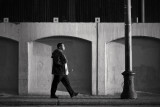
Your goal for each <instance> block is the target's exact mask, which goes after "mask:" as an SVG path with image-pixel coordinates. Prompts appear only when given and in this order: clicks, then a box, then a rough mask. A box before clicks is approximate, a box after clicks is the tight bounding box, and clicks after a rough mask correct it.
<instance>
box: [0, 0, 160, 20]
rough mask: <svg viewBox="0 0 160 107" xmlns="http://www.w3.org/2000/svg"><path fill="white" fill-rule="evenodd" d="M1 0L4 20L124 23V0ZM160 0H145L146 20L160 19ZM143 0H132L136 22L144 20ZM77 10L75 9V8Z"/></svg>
mask: <svg viewBox="0 0 160 107" xmlns="http://www.w3.org/2000/svg"><path fill="white" fill-rule="evenodd" d="M69 1H70V2H72V1H73V0H0V13H1V14H0V21H1V22H2V21H3V18H4V17H9V20H10V21H11V22H52V21H53V17H59V21H61V22H68V21H70V22H94V21H95V17H100V18H101V22H124V0H75V1H74V3H75V6H73V7H71V6H70V7H69V5H71V4H73V3H70V2H69ZM159 5H160V0H145V19H146V22H160V15H159V11H158V10H159ZM141 6H142V4H141V0H132V22H136V20H137V17H138V19H139V21H140V22H141V19H142V18H141V17H142V13H141V12H142V11H141V9H142V8H141ZM72 9H74V11H73V10H72Z"/></svg>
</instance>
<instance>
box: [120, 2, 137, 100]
mask: <svg viewBox="0 0 160 107" xmlns="http://www.w3.org/2000/svg"><path fill="white" fill-rule="evenodd" d="M124 3H125V5H124V6H125V7H124V20H125V71H124V72H123V73H122V75H123V77H124V86H123V92H122V94H121V98H122V99H135V98H137V93H136V91H135V89H134V74H135V73H133V72H132V26H131V0H124Z"/></svg>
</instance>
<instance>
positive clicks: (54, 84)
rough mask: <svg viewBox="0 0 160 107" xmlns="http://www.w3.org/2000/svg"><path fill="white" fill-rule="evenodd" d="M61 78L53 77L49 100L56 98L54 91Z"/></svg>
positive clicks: (58, 76)
mask: <svg viewBox="0 0 160 107" xmlns="http://www.w3.org/2000/svg"><path fill="white" fill-rule="evenodd" d="M61 78H62V77H61V76H60V75H54V78H53V81H52V86H51V98H52V97H53V98H54V97H55V98H56V95H55V93H56V90H57V86H58V84H59V82H60V81H61Z"/></svg>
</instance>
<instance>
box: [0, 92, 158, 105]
mask: <svg viewBox="0 0 160 107" xmlns="http://www.w3.org/2000/svg"><path fill="white" fill-rule="evenodd" d="M58 97H59V98H58V99H51V98H50V97H49V96H11V95H8V96H7V95H6V96H0V106H20V105H21V106H30V105H32V106H33V105H34V106H39V105H67V106H68V105H94V106H96V105H111V106H117V105H118V106H120V105H152V106H153V105H156V106H158V105H159V106H160V95H157V94H144V93H143V94H142V93H141V94H140V93H139V94H138V98H137V99H120V96H89V95H78V96H77V97H74V98H70V97H69V96H62V95H61V96H58Z"/></svg>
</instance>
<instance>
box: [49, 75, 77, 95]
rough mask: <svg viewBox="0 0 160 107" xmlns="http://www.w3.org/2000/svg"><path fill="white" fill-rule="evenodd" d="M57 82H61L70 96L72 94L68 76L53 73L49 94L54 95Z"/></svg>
mask: <svg viewBox="0 0 160 107" xmlns="http://www.w3.org/2000/svg"><path fill="white" fill-rule="evenodd" d="M59 82H62V84H63V85H64V86H65V88H66V89H67V91H68V92H69V94H70V96H71V95H73V94H74V91H73V89H72V87H71V85H70V82H69V78H68V76H67V75H54V79H53V81H52V85H51V96H54V95H55V93H56V90H57V86H58V84H59Z"/></svg>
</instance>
